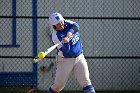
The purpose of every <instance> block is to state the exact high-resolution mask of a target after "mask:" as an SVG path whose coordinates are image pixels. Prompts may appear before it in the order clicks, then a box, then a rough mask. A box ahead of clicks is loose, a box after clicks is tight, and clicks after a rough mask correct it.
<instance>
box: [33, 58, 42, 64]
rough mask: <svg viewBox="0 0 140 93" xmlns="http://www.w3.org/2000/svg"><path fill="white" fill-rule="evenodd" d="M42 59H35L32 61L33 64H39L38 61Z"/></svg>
mask: <svg viewBox="0 0 140 93" xmlns="http://www.w3.org/2000/svg"><path fill="white" fill-rule="evenodd" d="M41 60H42V59H39V58H38V57H35V58H34V59H33V60H32V62H33V63H37V62H38V61H41Z"/></svg>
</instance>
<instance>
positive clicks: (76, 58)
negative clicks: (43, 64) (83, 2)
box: [48, 13, 95, 93]
mask: <svg viewBox="0 0 140 93" xmlns="http://www.w3.org/2000/svg"><path fill="white" fill-rule="evenodd" d="M49 23H50V25H52V26H53V28H54V31H53V32H52V34H51V38H52V41H53V43H54V44H56V43H58V42H62V44H61V45H59V46H58V47H57V51H58V52H57V69H56V75H55V80H54V83H53V85H52V86H51V87H50V88H49V90H48V92H49V93H60V91H61V90H62V89H63V88H64V86H65V84H66V82H67V80H68V77H69V75H70V74H71V72H73V74H74V76H75V77H76V78H77V80H78V82H79V83H80V85H81V87H83V91H84V92H85V93H95V90H94V87H93V85H92V84H91V81H90V78H89V71H88V65H87V62H86V59H85V57H84V55H83V49H82V47H83V46H82V43H81V40H80V34H79V32H78V31H79V25H78V24H77V23H76V22H73V21H70V20H66V19H64V18H63V16H62V15H61V14H60V13H52V14H51V15H50V16H49Z"/></svg>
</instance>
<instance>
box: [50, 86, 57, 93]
mask: <svg viewBox="0 0 140 93" xmlns="http://www.w3.org/2000/svg"><path fill="white" fill-rule="evenodd" d="M48 93H60V92H55V91H54V90H53V89H52V88H51V87H50V88H49V90H48Z"/></svg>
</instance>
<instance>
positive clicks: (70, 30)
mask: <svg viewBox="0 0 140 93" xmlns="http://www.w3.org/2000/svg"><path fill="white" fill-rule="evenodd" d="M79 30H80V27H79V25H78V24H77V23H74V24H73V25H72V27H71V28H70V29H69V32H71V33H76V32H78V31H79Z"/></svg>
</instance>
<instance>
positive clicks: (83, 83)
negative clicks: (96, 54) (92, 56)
mask: <svg viewBox="0 0 140 93" xmlns="http://www.w3.org/2000/svg"><path fill="white" fill-rule="evenodd" d="M80 85H81V86H82V87H86V86H88V85H91V81H90V80H85V81H83V82H81V83H80Z"/></svg>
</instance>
